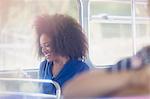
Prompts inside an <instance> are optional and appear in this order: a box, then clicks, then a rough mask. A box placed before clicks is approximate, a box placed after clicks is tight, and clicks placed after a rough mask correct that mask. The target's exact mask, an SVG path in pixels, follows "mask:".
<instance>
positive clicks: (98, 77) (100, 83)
mask: <svg viewBox="0 0 150 99" xmlns="http://www.w3.org/2000/svg"><path fill="white" fill-rule="evenodd" d="M149 77H150V68H145V69H142V70H137V71H125V72H118V73H108V72H101V71H99V70H93V71H90V72H86V73H83V74H81V75H79V76H78V77H76V78H75V79H73V80H71V81H70V82H68V83H67V84H66V85H65V87H64V88H63V94H64V96H68V97H69V96H71V97H93V96H104V95H107V94H109V93H112V92H114V91H117V90H120V89H123V88H125V87H127V86H133V85H134V86H139V85H140V86H141V85H146V84H148V81H149V80H150V79H149Z"/></svg>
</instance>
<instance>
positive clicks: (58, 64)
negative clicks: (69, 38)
mask: <svg viewBox="0 0 150 99" xmlns="http://www.w3.org/2000/svg"><path fill="white" fill-rule="evenodd" d="M68 60H69V58H68V57H59V58H58V59H57V60H55V61H53V68H52V73H53V76H56V75H57V74H58V73H59V72H60V71H61V69H62V68H63V67H64V65H65V64H66V63H67V61H68Z"/></svg>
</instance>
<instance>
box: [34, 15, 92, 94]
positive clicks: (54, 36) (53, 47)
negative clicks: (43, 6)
mask: <svg viewBox="0 0 150 99" xmlns="http://www.w3.org/2000/svg"><path fill="white" fill-rule="evenodd" d="M35 29H36V34H37V44H38V48H39V55H40V56H44V57H45V60H44V61H43V62H42V63H41V65H40V72H39V75H40V79H49V80H54V81H56V82H58V83H59V85H60V86H61V87H63V85H64V84H65V83H66V82H67V81H68V80H70V79H71V78H73V77H74V76H75V75H77V74H79V73H81V72H83V71H86V70H88V69H89V67H88V66H87V64H86V63H84V61H83V60H84V59H85V57H86V53H87V50H88V48H87V41H86V37H85V34H84V33H83V30H82V28H81V26H80V25H79V24H78V23H77V22H76V20H74V19H73V18H71V17H70V16H67V15H61V14H55V15H41V16H38V17H37V19H36V21H35ZM42 88H43V93H46V94H49V93H50V94H54V93H55V88H54V86H52V85H49V84H45V83H44V84H43V85H42Z"/></svg>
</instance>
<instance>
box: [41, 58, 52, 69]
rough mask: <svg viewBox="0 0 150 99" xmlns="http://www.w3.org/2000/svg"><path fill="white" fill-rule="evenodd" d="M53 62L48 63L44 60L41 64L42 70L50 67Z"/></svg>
mask: <svg viewBox="0 0 150 99" xmlns="http://www.w3.org/2000/svg"><path fill="white" fill-rule="evenodd" d="M51 63H52V62H48V61H47V60H43V61H42V62H41V63H40V69H44V68H45V67H46V66H50V64H51Z"/></svg>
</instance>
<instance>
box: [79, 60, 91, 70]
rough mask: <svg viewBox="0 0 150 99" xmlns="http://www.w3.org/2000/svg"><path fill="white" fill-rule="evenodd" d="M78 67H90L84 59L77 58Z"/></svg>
mask: <svg viewBox="0 0 150 99" xmlns="http://www.w3.org/2000/svg"><path fill="white" fill-rule="evenodd" d="M77 65H78V68H79V67H80V68H83V69H89V66H88V65H87V64H86V62H85V61H84V60H77Z"/></svg>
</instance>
